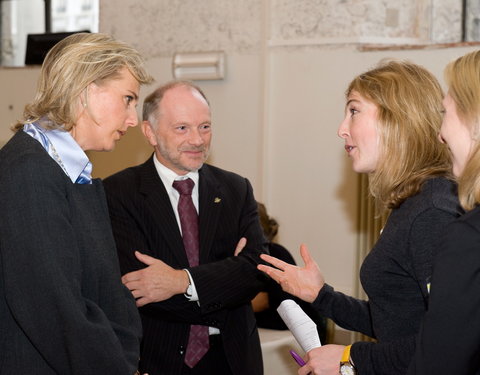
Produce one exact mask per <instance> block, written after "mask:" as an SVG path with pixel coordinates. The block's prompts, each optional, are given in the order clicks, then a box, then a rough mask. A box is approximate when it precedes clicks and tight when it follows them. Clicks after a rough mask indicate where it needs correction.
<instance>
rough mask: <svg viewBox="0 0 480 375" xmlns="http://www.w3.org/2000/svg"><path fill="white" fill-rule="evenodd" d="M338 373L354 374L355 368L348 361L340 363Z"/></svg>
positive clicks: (344, 374)
mask: <svg viewBox="0 0 480 375" xmlns="http://www.w3.org/2000/svg"><path fill="white" fill-rule="evenodd" d="M340 374H341V375H355V374H356V372H355V369H354V368H353V366H352V365H351V364H350V363H348V362H347V363H342V364H340Z"/></svg>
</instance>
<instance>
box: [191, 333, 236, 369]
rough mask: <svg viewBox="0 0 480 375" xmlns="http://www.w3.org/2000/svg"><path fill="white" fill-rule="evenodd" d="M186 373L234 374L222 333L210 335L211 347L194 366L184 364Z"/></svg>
mask: <svg viewBox="0 0 480 375" xmlns="http://www.w3.org/2000/svg"><path fill="white" fill-rule="evenodd" d="M182 374H184V375H217V374H218V375H229V374H232V371H231V370H230V366H229V365H228V363H227V358H226V357H225V351H224V350H223V344H222V337H221V335H211V336H210V349H209V350H208V352H207V354H205V355H204V356H203V358H202V359H201V360H200V362H198V363H197V365H196V366H195V367H194V368H190V367H188V366H187V365H186V364H183V371H182Z"/></svg>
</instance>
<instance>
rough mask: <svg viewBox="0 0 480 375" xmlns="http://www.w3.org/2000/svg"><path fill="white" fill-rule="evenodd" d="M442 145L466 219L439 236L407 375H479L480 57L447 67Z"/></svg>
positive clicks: (474, 54)
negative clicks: (427, 300) (425, 308)
mask: <svg viewBox="0 0 480 375" xmlns="http://www.w3.org/2000/svg"><path fill="white" fill-rule="evenodd" d="M445 78H446V83H447V86H448V93H447V95H446V96H445V98H444V100H443V107H444V110H445V113H444V117H443V123H442V127H441V130H440V139H441V140H442V142H445V143H446V144H447V145H448V147H449V149H450V152H451V157H452V164H453V168H452V171H453V174H454V175H455V177H456V180H457V181H458V195H459V198H460V203H461V205H462V207H463V208H464V209H465V211H466V214H464V215H463V216H461V217H460V218H459V219H458V220H456V221H455V222H453V223H451V224H450V225H449V226H448V227H447V228H446V229H445V231H444V232H445V236H442V241H441V246H440V250H439V254H438V256H437V258H436V260H435V263H434V270H433V276H432V285H431V294H430V303H429V308H428V311H427V313H426V314H425V318H424V322H423V326H422V329H421V331H420V335H419V344H418V347H417V350H416V355H415V358H414V360H413V361H412V366H411V368H410V369H409V372H408V373H409V374H410V375H414V374H415V375H416V374H418V375H420V374H421V375H429V374H438V375H443V374H444V375H450V374H455V375H473V374H480V320H479V319H478V318H479V316H480V245H479V244H480V206H479V205H480V138H479V134H480V122H479V120H480V51H474V52H471V53H468V54H466V55H464V56H462V57H460V58H458V59H457V60H455V61H453V62H452V63H450V64H449V65H447V67H446V69H445Z"/></svg>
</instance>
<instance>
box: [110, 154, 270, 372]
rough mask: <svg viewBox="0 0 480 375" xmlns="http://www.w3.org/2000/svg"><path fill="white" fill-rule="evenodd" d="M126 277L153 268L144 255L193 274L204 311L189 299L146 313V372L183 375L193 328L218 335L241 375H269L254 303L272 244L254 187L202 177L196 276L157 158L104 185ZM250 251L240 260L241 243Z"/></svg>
mask: <svg viewBox="0 0 480 375" xmlns="http://www.w3.org/2000/svg"><path fill="white" fill-rule="evenodd" d="M104 185H105V191H106V193H107V200H108V204H109V209H110V217H111V220H112V227H113V233H114V236H115V239H116V242H117V249H118V252H119V259H120V266H121V270H122V273H127V272H130V271H134V270H138V269H140V268H143V267H145V265H144V264H142V263H140V262H139V261H137V260H136V258H135V256H134V251H135V250H138V251H140V252H143V253H145V254H148V255H150V256H153V257H155V258H158V259H161V260H162V261H164V262H165V263H167V264H169V265H170V266H172V267H173V268H176V269H183V268H188V269H189V271H190V273H191V275H192V278H193V280H194V282H195V286H196V288H197V292H198V295H199V301H200V306H199V305H198V304H197V303H196V302H190V301H188V300H187V299H186V298H185V296H184V295H175V296H173V297H172V298H170V299H168V300H166V301H162V302H158V303H151V304H149V305H146V306H144V307H142V308H141V309H140V314H141V317H142V322H143V329H144V331H143V333H144V338H143V343H142V350H141V359H140V370H141V371H142V372H148V373H149V374H150V375H158V374H179V373H180V372H181V369H182V366H183V361H184V354H185V348H186V344H187V342H188V332H189V326H190V324H203V325H207V326H213V327H218V328H219V329H220V331H221V334H222V338H223V340H222V341H223V343H224V350H225V353H226V356H227V361H228V363H229V365H230V367H231V369H232V371H233V373H234V374H238V375H240V374H241V375H244V374H252V375H257V374H262V373H263V365H262V356H261V349H260V342H259V337H258V332H257V327H256V322H255V317H254V314H253V311H252V308H251V303H250V301H251V299H252V298H253V297H254V296H255V295H256V293H257V292H258V291H259V290H260V289H261V288H262V287H263V285H264V281H265V276H264V275H263V274H262V273H261V272H259V271H258V270H257V269H256V265H257V264H258V262H259V261H260V258H259V254H260V253H261V252H263V251H264V249H265V239H264V237H263V232H262V229H261V226H260V222H259V219H258V214H257V204H256V202H255V199H254V196H253V191H252V187H251V185H250V183H249V182H248V180H247V179H245V178H243V177H240V176H238V175H236V174H234V173H231V172H227V171H224V170H222V169H219V168H216V167H213V166H209V165H204V166H203V167H202V168H201V169H200V171H199V231H200V265H199V266H197V267H192V268H190V267H189V265H188V260H187V256H186V254H185V250H184V247H183V241H182V236H181V233H180V230H179V227H178V224H177V221H176V218H175V214H174V211H173V208H172V205H171V202H170V199H169V197H168V194H167V192H166V190H165V187H164V185H163V183H162V181H161V179H160V177H159V175H158V173H157V171H156V169H155V165H154V163H153V157H152V158H150V159H149V160H147V161H146V162H145V163H144V164H142V165H140V166H136V167H132V168H128V169H126V170H124V171H121V172H119V173H117V174H115V175H113V176H111V177H109V178H107V179H106V180H105V181H104ZM242 236H243V237H246V238H247V247H246V248H245V249H244V250H243V251H242V253H241V254H240V255H239V256H237V257H235V256H234V250H235V247H236V244H237V242H238V240H239V239H240V238H241V237H242Z"/></svg>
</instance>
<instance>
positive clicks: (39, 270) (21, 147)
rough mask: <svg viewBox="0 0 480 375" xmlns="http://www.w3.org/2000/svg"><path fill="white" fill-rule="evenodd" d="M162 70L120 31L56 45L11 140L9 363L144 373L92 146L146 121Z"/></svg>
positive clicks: (2, 187)
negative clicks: (147, 62)
mask: <svg viewBox="0 0 480 375" xmlns="http://www.w3.org/2000/svg"><path fill="white" fill-rule="evenodd" d="M150 81H151V77H150V76H149V75H148V73H147V72H146V70H145V68H144V62H143V60H142V58H141V56H140V55H139V53H138V52H137V51H135V50H134V49H133V48H131V47H130V46H128V45H127V44H125V43H123V42H120V41H116V40H114V39H113V38H111V37H110V36H108V35H104V34H89V33H79V34H74V35H71V36H69V37H67V38H65V39H63V40H62V41H60V42H59V43H58V44H57V45H55V46H54V47H53V48H52V49H51V50H50V52H49V53H48V54H47V56H46V58H45V62H44V63H43V65H42V69H41V71H40V78H39V82H38V89H37V93H36V95H35V98H34V100H33V102H32V103H30V104H28V105H27V106H26V107H25V114H24V118H23V119H22V120H21V121H19V122H18V123H17V124H16V125H15V126H14V130H15V134H14V135H13V137H12V138H11V139H10V140H9V141H8V142H7V144H6V145H5V146H4V147H3V148H2V149H1V150H0V212H1V213H2V220H0V316H1V319H0V373H2V374H39V375H50V374H65V375H67V374H82V375H83V374H85V375H86V374H104V375H108V374H111V375H133V374H134V373H135V372H136V370H137V366H138V360H139V355H140V338H141V334H142V329H141V322H140V318H139V315H138V310H137V307H136V305H135V300H134V298H133V296H132V295H131V293H130V291H129V290H128V289H126V288H125V287H124V286H123V285H122V283H121V279H120V269H119V265H118V259H117V253H116V247H115V242H114V239H113V234H112V230H111V227H110V218H109V215H108V209H107V203H106V200H105V194H104V191H103V185H102V182H101V181H100V179H95V178H92V165H91V163H90V161H89V159H88V156H87V154H86V153H85V152H86V151H88V150H95V151H109V150H111V149H113V148H114V146H115V143H116V142H117V141H118V140H119V139H120V138H121V137H122V136H123V135H124V134H125V133H126V132H127V129H128V128H130V127H133V126H136V125H137V124H138V114H137V112H136V104H137V101H138V96H139V89H140V85H141V84H145V83H149V82H150Z"/></svg>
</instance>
